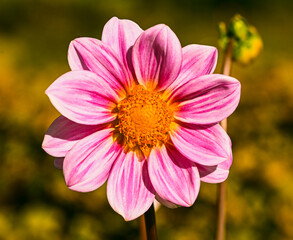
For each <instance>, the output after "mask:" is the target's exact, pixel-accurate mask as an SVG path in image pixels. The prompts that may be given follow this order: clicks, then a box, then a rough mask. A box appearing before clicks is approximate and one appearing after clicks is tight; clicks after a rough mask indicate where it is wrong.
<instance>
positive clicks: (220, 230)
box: [217, 39, 233, 240]
mask: <svg viewBox="0 0 293 240" xmlns="http://www.w3.org/2000/svg"><path fill="white" fill-rule="evenodd" d="M232 53H233V39H230V40H229V43H228V47H227V49H226V52H225V56H224V64H223V69H222V73H223V74H224V75H227V76H229V75H230V71H231V64H232ZM220 124H221V126H222V127H223V128H224V130H225V131H227V125H228V124H227V119H224V120H223V121H221V123H220ZM225 227H226V182H222V183H220V184H218V221H217V240H224V239H225Z"/></svg>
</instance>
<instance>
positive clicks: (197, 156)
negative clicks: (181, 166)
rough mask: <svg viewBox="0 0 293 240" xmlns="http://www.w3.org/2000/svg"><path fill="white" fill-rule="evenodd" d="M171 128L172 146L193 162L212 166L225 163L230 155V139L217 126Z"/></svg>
mask: <svg viewBox="0 0 293 240" xmlns="http://www.w3.org/2000/svg"><path fill="white" fill-rule="evenodd" d="M172 128H173V129H172V130H171V131H170V137H171V139H172V142H173V144H174V145H175V147H176V148H177V149H178V151H179V152H181V153H182V154H183V155H184V156H185V157H187V158H188V159H190V160H191V161H193V162H196V163H199V164H202V165H206V166H213V165H217V164H219V163H221V162H224V161H226V160H227V159H228V158H229V156H230V154H231V151H232V150H231V145H230V138H229V136H228V135H227V133H226V132H225V130H224V129H223V128H222V127H221V126H220V125H219V124H216V125H213V126H210V127H206V126H194V125H193V126H190V128H188V126H187V127H184V126H181V125H179V124H177V123H173V127H172Z"/></svg>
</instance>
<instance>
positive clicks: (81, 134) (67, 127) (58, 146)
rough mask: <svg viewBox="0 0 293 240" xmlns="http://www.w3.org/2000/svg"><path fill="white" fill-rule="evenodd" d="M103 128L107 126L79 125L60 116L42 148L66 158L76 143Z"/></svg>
mask: <svg viewBox="0 0 293 240" xmlns="http://www.w3.org/2000/svg"><path fill="white" fill-rule="evenodd" d="M102 128H105V126H103V125H84V124H78V123H75V122H72V121H71V120H69V119H67V118H66V117H64V116H60V117H58V118H57V119H56V120H55V121H54V122H53V123H52V124H51V126H50V127H49V129H48V131H47V132H46V135H45V137H44V140H43V144H42V147H43V149H44V150H45V151H46V152H47V153H48V154H50V155H52V156H54V157H64V156H65V155H66V153H67V152H68V151H69V150H70V149H71V148H72V147H73V145H74V144H75V143H77V142H78V141H79V140H81V139H83V138H85V137H86V136H88V135H90V134H92V133H94V132H96V131H98V130H100V129H102Z"/></svg>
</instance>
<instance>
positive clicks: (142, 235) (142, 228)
mask: <svg viewBox="0 0 293 240" xmlns="http://www.w3.org/2000/svg"><path fill="white" fill-rule="evenodd" d="M138 221H139V235H140V238H139V239H140V240H147V238H146V229H145V220H144V216H141V217H139V219H138Z"/></svg>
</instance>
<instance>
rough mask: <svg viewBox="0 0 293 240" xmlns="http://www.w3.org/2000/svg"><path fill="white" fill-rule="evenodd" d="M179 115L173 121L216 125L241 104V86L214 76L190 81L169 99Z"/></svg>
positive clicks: (236, 81)
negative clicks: (174, 103)
mask: <svg viewBox="0 0 293 240" xmlns="http://www.w3.org/2000/svg"><path fill="white" fill-rule="evenodd" d="M170 99H171V101H173V102H174V101H176V102H177V103H178V104H179V105H178V109H179V110H178V111H176V112H175V113H174V117H175V118H176V119H178V120H180V121H182V122H186V123H192V124H204V125H207V124H215V123H218V122H220V121H222V120H223V119H225V118H227V117H228V116H229V115H231V114H232V113H233V112H234V110H235V109H236V107H237V105H238V103H239V100H240V83H239V81H238V80H236V79H235V78H232V77H228V76H225V75H219V74H213V75H205V76H201V77H199V78H195V79H192V80H190V81H188V82H187V83H185V84H184V85H182V86H181V87H179V88H178V89H176V90H175V91H174V92H173V93H172V94H171V96H170Z"/></svg>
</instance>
